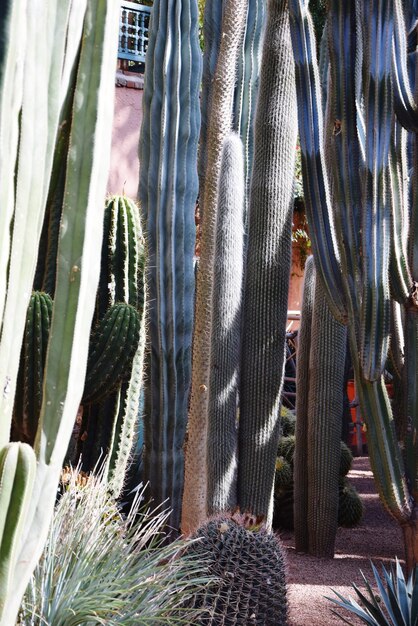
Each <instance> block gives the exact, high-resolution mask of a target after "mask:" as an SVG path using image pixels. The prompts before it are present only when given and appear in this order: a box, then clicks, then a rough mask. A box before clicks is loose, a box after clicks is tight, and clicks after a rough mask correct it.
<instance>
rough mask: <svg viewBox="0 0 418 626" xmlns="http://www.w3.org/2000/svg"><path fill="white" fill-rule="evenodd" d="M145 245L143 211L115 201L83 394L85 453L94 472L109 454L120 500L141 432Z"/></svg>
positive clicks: (109, 208) (110, 205) (107, 216)
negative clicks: (135, 444) (140, 399)
mask: <svg viewBox="0 0 418 626" xmlns="http://www.w3.org/2000/svg"><path fill="white" fill-rule="evenodd" d="M144 298H145V285H144V243H143V237H142V231H141V225H140V218H139V208H138V206H137V205H136V204H135V202H133V201H132V200H130V199H129V198H126V197H124V196H111V197H110V198H108V199H107V201H106V205H105V210H104V237H103V245H102V264H101V274H100V281H99V288H98V292H97V299H96V326H95V328H94V330H93V334H92V337H91V341H90V348H89V358H88V361H87V375H86V381H85V386H84V392H83V404H84V405H85V406H84V413H85V415H84V417H83V426H82V441H81V442H79V450H78V451H79V453H81V455H82V459H83V465H84V467H85V468H87V469H93V468H94V466H95V465H96V464H97V463H98V462H99V460H100V458H101V457H102V455H103V453H105V454H106V463H107V468H106V471H107V473H108V478H109V481H110V488H111V489H112V491H113V493H114V495H116V496H117V495H119V493H120V491H121V489H122V486H123V482H124V477H125V472H126V468H127V464H128V461H129V459H130V453H131V449H132V446H133V443H134V438H135V433H136V430H137V427H138V410H139V395H140V389H141V385H142V365H143V354H144V333H145V324H144Z"/></svg>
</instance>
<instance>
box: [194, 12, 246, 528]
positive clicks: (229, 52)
mask: <svg viewBox="0 0 418 626" xmlns="http://www.w3.org/2000/svg"><path fill="white" fill-rule="evenodd" d="M247 2H248V0H227V1H226V2H225V8H224V15H223V23H222V33H223V36H222V37H221V44H220V49H219V56H218V62H217V66H216V71H215V75H214V79H213V85H212V96H211V110H210V119H209V126H208V132H207V139H206V141H207V162H206V174H205V177H204V178H205V185H204V197H203V216H202V239H201V246H200V263H199V272H198V275H197V284H196V320H195V327H194V335H193V372H192V387H191V398H190V413H189V426H188V444H187V452H186V464H185V483H184V494H183V513H182V530H183V531H184V532H185V533H190V532H193V531H194V530H196V529H197V528H198V527H199V526H200V525H201V524H202V523H203V522H204V521H205V519H206V498H207V483H206V481H207V476H206V462H207V427H208V402H209V394H208V388H209V371H210V341H211V330H212V294H213V280H214V260H215V234H216V225H217V214H218V192H219V176H220V170H221V158H222V148H223V142H224V140H225V138H226V137H227V135H228V134H229V133H230V131H231V128H232V106H233V97H234V87H235V81H236V63H237V56H238V50H239V47H240V45H241V44H242V38H243V34H244V28H245V17H246V13H247Z"/></svg>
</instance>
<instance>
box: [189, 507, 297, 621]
mask: <svg viewBox="0 0 418 626" xmlns="http://www.w3.org/2000/svg"><path fill="white" fill-rule="evenodd" d="M187 553H188V554H191V555H193V556H195V557H196V558H197V559H200V560H201V561H202V563H204V564H205V565H206V567H207V568H208V573H209V575H210V576H213V577H214V578H215V582H214V583H211V584H209V585H208V587H207V588H205V589H204V590H198V591H197V593H196V596H195V597H194V606H195V607H196V608H198V609H201V608H202V607H205V608H207V610H208V615H206V614H205V613H203V617H202V619H201V621H200V620H199V618H197V621H196V622H195V623H196V624H207V625H212V626H216V625H217V624H219V625H220V624H236V626H241V625H242V626H250V625H251V624H254V625H255V624H257V626H271V625H272V624H274V625H275V626H285V624H287V600H286V579H285V565H284V557H283V549H282V547H281V545H280V543H279V541H278V539H277V537H275V536H274V535H272V534H267V533H266V532H265V531H255V532H252V531H248V530H246V529H245V528H244V527H243V526H241V525H240V524H238V523H236V522H235V521H233V520H231V519H229V518H222V517H220V518H218V519H217V518H215V519H212V520H210V521H209V522H207V523H206V524H205V525H204V526H202V527H201V528H200V529H199V530H198V531H197V532H196V535H195V541H194V542H193V543H192V545H191V546H190V548H188V550H187Z"/></svg>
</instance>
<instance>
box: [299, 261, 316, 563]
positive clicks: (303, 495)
mask: <svg viewBox="0 0 418 626" xmlns="http://www.w3.org/2000/svg"><path fill="white" fill-rule="evenodd" d="M315 280H316V272H315V265H314V260H313V257H312V256H310V257H308V259H307V261H306V264H305V276H304V282H303V294H302V315H301V322H300V329H299V335H298V356H297V366H296V390H297V403H296V416H297V417H296V446H295V458H294V486H295V489H294V492H295V505H294V517H295V547H296V550H298V551H299V552H307V551H308V547H309V534H308V524H307V523H306V513H307V510H308V480H309V479H308V471H307V470H308V468H307V464H306V456H305V455H306V451H307V450H308V449H309V440H308V423H309V421H308V410H309V364H310V354H311V333H312V314H313V308H314V295H315Z"/></svg>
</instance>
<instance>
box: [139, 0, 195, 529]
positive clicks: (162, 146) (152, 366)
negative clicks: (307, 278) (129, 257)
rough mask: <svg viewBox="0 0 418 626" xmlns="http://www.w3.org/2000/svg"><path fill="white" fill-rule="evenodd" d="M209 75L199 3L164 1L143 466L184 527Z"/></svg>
mask: <svg viewBox="0 0 418 626" xmlns="http://www.w3.org/2000/svg"><path fill="white" fill-rule="evenodd" d="M168 41H170V42H171V43H172V45H171V47H170V48H168V47H167V42H168ZM200 80H201V52H200V47H199V41H198V8H197V1H196V0H183V1H182V2H180V0H175V2H169V1H168V0H156V1H155V2H154V5H153V9H152V15H151V28H150V38H149V45H148V51H147V64H146V69H145V86H144V99H143V112H144V113H143V124H142V133H141V139H140V161H141V171H140V184H139V198H140V202H141V210H142V215H143V221H144V229H145V237H146V250H147V279H146V280H147V288H148V298H149V306H148V309H147V321H146V323H147V328H148V333H149V346H148V349H147V355H146V377H145V411H144V427H145V449H144V469H145V479H146V480H147V481H149V485H150V491H151V495H152V497H153V499H154V501H155V503H162V502H164V501H166V500H167V498H168V506H170V507H171V508H172V511H173V512H172V515H171V517H170V520H169V525H170V526H171V527H172V528H175V529H176V528H178V527H179V525H180V508H181V493H182V489H183V471H184V458H183V444H184V436H185V432H186V423H187V409H188V397H189V385H190V372H191V343H192V329H193V308H194V275H193V256H194V245H195V223H194V208H195V203H196V199H197V194H198V176H197V145H198V138H199V130H200V111H199V88H200Z"/></svg>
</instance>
